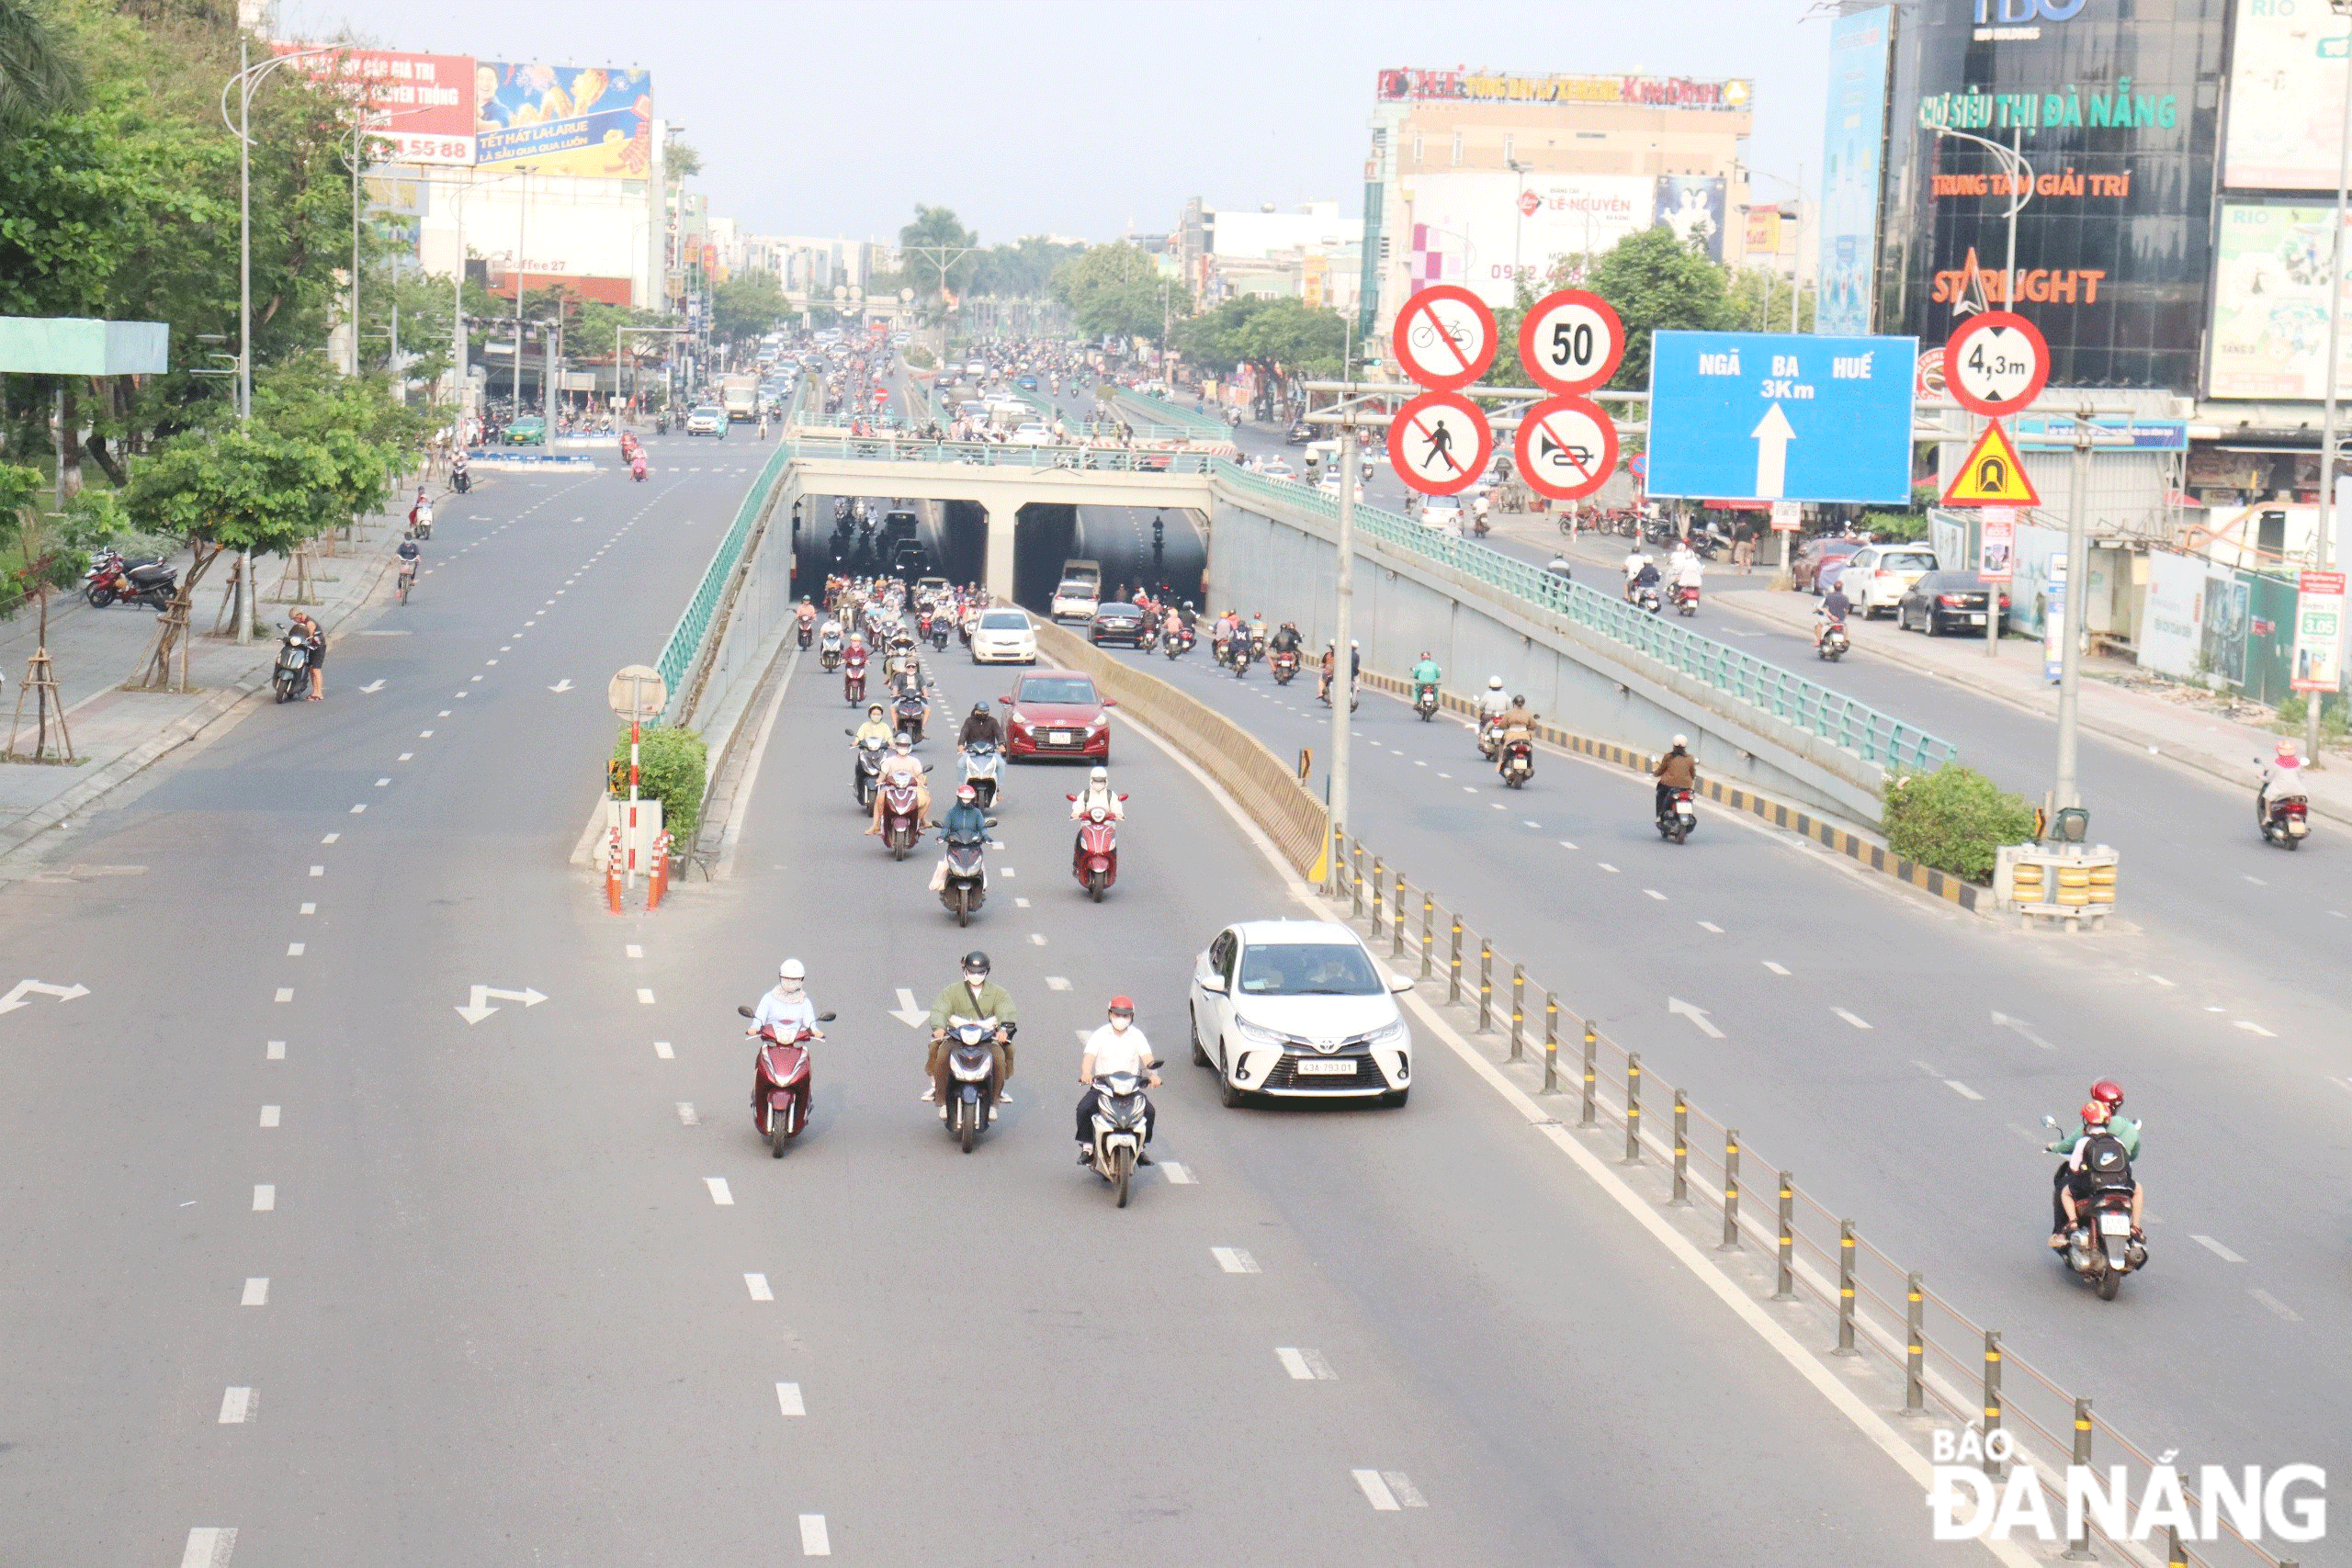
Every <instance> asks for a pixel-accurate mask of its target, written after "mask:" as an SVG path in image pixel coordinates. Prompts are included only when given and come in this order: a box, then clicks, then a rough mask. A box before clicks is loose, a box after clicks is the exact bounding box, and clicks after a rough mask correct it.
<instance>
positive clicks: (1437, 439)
mask: <svg viewBox="0 0 2352 1568" xmlns="http://www.w3.org/2000/svg"><path fill="white" fill-rule="evenodd" d="M1494 452H1495V432H1494V427H1493V426H1491V425H1489V424H1488V423H1487V416H1486V415H1485V414H1483V413H1481V412H1479V411H1478V407H1477V405H1476V403H1473V402H1472V401H1471V400H1469V399H1467V398H1464V397H1458V396H1456V395H1455V394H1454V393H1452V392H1429V393H1425V394H1424V395H1422V396H1420V397H1418V398H1415V399H1414V400H1412V401H1411V402H1409V403H1407V404H1406V405H1405V406H1404V407H1403V408H1401V409H1398V410H1397V418H1396V419H1395V421H1394V422H1392V423H1390V424H1389V426H1388V462H1389V466H1390V467H1392V468H1395V469H1396V470H1397V478H1398V479H1403V480H1404V481H1405V483H1406V484H1407V485H1408V486H1409V487H1411V488H1412V489H1414V490H1417V491H1420V492H1421V493H1422V494H1423V495H1455V494H1459V493H1460V492H1461V491H1465V490H1467V489H1469V488H1470V486H1471V484H1472V483H1473V482H1475V481H1476V479H1477V478H1478V476H1479V475H1480V474H1483V473H1485V472H1486V471H1487V459H1488V458H1490V457H1493V456H1494Z"/></svg>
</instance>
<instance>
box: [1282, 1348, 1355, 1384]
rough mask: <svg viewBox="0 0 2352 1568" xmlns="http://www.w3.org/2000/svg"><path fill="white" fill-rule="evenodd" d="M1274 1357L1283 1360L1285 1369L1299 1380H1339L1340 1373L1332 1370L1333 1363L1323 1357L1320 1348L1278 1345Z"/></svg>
mask: <svg viewBox="0 0 2352 1568" xmlns="http://www.w3.org/2000/svg"><path fill="white" fill-rule="evenodd" d="M1274 1359H1276V1360H1279V1361H1280V1362H1282V1364H1283V1371H1286V1372H1288V1373H1289V1374H1290V1375H1291V1376H1292V1378H1294V1379H1295V1380H1296V1381H1297V1382H1337V1381H1338V1380H1339V1376H1340V1374H1339V1373H1337V1372H1335V1371H1332V1370H1331V1363H1330V1362H1329V1361H1327V1360H1325V1359H1323V1352H1322V1351H1320V1350H1301V1349H1297V1348H1295V1347H1292V1346H1289V1345H1277V1346H1275V1347H1274Z"/></svg>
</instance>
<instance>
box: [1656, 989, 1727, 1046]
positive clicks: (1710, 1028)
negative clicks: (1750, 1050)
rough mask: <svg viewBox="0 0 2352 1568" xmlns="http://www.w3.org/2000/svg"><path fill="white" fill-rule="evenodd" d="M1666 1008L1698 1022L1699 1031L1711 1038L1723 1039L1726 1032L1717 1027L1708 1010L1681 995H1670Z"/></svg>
mask: <svg viewBox="0 0 2352 1568" xmlns="http://www.w3.org/2000/svg"><path fill="white" fill-rule="evenodd" d="M1666 1010H1667V1011H1668V1012H1679V1013H1680V1014H1681V1015H1682V1016H1683V1017H1685V1018H1687V1019H1689V1020H1690V1021H1691V1022H1693V1023H1695V1024H1697V1025H1698V1026H1699V1032H1701V1033H1702V1034H1704V1035H1705V1036H1706V1037H1707V1038H1708V1039H1710V1040H1721V1039H1722V1038H1723V1037H1724V1032H1723V1031H1722V1030H1720V1029H1717V1028H1716V1027H1715V1025H1714V1022H1713V1020H1711V1019H1710V1018H1708V1017H1707V1010H1706V1009H1704V1008H1695V1007H1692V1006H1691V1004H1690V1003H1689V1002H1686V1001H1684V1000H1682V999H1681V998H1679V997H1668V998H1666Z"/></svg>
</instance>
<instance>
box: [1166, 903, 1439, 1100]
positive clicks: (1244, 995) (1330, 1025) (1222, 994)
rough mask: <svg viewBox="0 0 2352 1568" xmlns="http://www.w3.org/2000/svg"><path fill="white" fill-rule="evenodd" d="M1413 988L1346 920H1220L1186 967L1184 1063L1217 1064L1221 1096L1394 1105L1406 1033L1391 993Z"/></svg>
mask: <svg viewBox="0 0 2352 1568" xmlns="http://www.w3.org/2000/svg"><path fill="white" fill-rule="evenodd" d="M1412 985H1413V982H1412V981H1410V980H1408V979H1405V978H1403V977H1402V976H1395V975H1391V974H1390V973H1388V971H1386V970H1385V969H1384V968H1382V967H1381V965H1380V964H1379V963H1378V962H1377V961H1376V960H1375V959H1374V957H1373V956H1372V953H1371V952H1370V950H1368V949H1367V948H1366V947H1365V946H1364V944H1363V942H1362V941H1361V940H1360V939H1359V938H1358V937H1357V936H1356V934H1355V932H1354V931H1350V930H1349V929H1348V928H1347V927H1346V926H1342V925H1334V924H1331V923H1329V922H1327V921H1322V920H1245V921H1243V922H1241V923H1240V924H1238V925H1233V926H1227V928H1226V929H1225V930H1224V931H1220V932H1218V933H1217V937H1216V941H1215V942H1210V943H1209V945H1208V950H1207V951H1206V952H1204V953H1202V954H1201V956H1200V958H1199V959H1198V960H1197V961H1196V962H1195V963H1194V964H1193V987H1192V1027H1193V1061H1195V1062H1198V1063H1199V1064H1200V1065H1201V1066H1205V1067H1214V1068H1216V1074H1217V1083H1218V1087H1219V1088H1220V1089H1221V1090H1222V1091H1223V1095H1224V1100H1225V1103H1226V1104H1227V1105H1240V1104H1243V1103H1245V1102H1246V1101H1248V1100H1250V1098H1251V1097H1253V1096H1257V1095H1273V1096H1282V1097H1285V1098H1289V1099H1297V1100H1378V1101H1379V1102H1380V1103H1381V1104H1384V1105H1402V1104H1404V1103H1405V1100H1406V1098H1407V1097H1408V1095H1409V1094H1410V1093H1411V1092H1412V1083H1413V1035H1412V1032H1411V1030H1409V1029H1408V1028H1407V1027H1406V1024H1405V1018H1404V1014H1403V1013H1402V1012H1401V1011H1399V1010H1398V1009H1397V998H1396V995H1395V993H1397V992H1399V991H1407V990H1410V989H1411V988H1412Z"/></svg>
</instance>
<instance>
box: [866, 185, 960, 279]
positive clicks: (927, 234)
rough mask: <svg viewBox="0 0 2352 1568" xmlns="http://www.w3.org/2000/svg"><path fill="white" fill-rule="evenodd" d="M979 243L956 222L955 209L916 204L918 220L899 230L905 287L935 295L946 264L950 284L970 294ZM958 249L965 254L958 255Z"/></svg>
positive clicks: (916, 217) (916, 218)
mask: <svg viewBox="0 0 2352 1568" xmlns="http://www.w3.org/2000/svg"><path fill="white" fill-rule="evenodd" d="M979 243H980V237H979V235H978V234H976V233H974V232H973V231H970V230H968V229H967V228H965V227H964V225H963V224H961V223H959V222H957V221H956V214H955V212H954V210H953V209H949V208H944V207H926V206H924V205H923V204H922V202H917V203H915V220H914V221H913V222H911V223H910V224H908V225H907V226H906V227H905V228H903V229H900V230H899V251H900V252H901V253H902V254H905V255H906V265H905V266H904V268H903V269H902V270H903V272H904V274H905V284H904V285H903V286H906V287H911V288H913V289H914V290H915V292H916V293H917V294H919V295H921V296H922V298H924V299H933V298H936V297H937V296H938V294H939V287H940V277H941V268H942V266H943V265H944V267H945V269H946V273H945V276H946V282H947V287H948V288H952V289H954V290H955V291H956V293H958V294H964V293H968V292H969V291H970V289H971V287H972V279H973V277H974V276H975V275H977V274H978V271H979V269H980V253H979V250H978V246H979ZM959 251H960V252H964V253H966V254H962V255H958V254H956V253H957V252H959ZM879 281H880V280H879V279H876V282H877V283H878V282H879ZM901 286H902V285H899V284H893V285H892V287H894V288H897V287H901ZM867 292H868V293H871V292H873V290H872V289H868V290H867Z"/></svg>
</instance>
